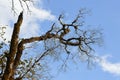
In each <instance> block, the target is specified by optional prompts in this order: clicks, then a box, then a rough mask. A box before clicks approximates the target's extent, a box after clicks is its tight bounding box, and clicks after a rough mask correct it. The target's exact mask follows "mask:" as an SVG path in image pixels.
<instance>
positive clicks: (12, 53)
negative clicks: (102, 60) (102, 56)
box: [1, 11, 100, 80]
mask: <svg viewBox="0 0 120 80" xmlns="http://www.w3.org/2000/svg"><path fill="white" fill-rule="evenodd" d="M82 15H83V13H82V12H81V11H80V12H79V14H78V15H77V17H76V18H75V19H74V20H73V21H72V22H71V23H64V22H63V15H60V16H59V18H58V21H59V24H60V25H61V27H58V28H57V29H56V28H55V25H56V24H55V23H54V24H53V25H52V27H51V29H50V30H49V31H47V32H46V33H45V34H44V35H41V36H38V37H31V38H25V39H22V40H20V41H19V32H20V27H21V24H22V21H23V12H21V13H20V15H19V17H18V20H17V22H16V23H15V24H14V30H13V34H12V38H11V43H10V50H9V51H8V53H7V56H6V58H7V61H6V65H5V68H3V71H2V73H1V78H2V80H22V79H23V78H24V77H25V75H26V74H27V73H28V72H29V71H30V70H31V68H33V67H34V66H35V64H36V63H37V62H39V61H40V60H41V59H42V58H43V57H45V56H46V55H48V54H49V51H51V50H53V49H55V48H57V46H56V47H54V48H49V49H47V50H46V51H45V52H43V53H42V55H41V56H40V57H39V58H38V59H37V60H36V61H35V62H34V63H33V64H32V66H31V67H30V68H29V69H28V70H27V71H26V72H25V73H23V74H22V75H19V77H17V78H15V73H16V71H17V67H18V66H19V63H20V61H21V56H22V55H23V50H24V49H25V47H24V45H26V44H28V43H32V42H35V41H45V40H49V39H55V40H57V41H59V43H60V44H62V45H63V46H64V50H65V51H66V53H67V54H68V55H70V54H71V52H72V51H70V50H68V47H69V46H71V47H78V49H79V50H80V52H81V53H83V54H85V55H86V56H87V57H91V51H93V48H92V47H91V44H95V43H97V41H98V40H99V39H100V35H98V34H100V33H98V32H96V31H94V30H93V31H89V30H82V29H80V28H81V26H83V22H80V23H79V19H81V18H82V17H83V16H82ZM72 31H75V33H73V32H72ZM69 34H76V36H72V37H67V35H69Z"/></svg>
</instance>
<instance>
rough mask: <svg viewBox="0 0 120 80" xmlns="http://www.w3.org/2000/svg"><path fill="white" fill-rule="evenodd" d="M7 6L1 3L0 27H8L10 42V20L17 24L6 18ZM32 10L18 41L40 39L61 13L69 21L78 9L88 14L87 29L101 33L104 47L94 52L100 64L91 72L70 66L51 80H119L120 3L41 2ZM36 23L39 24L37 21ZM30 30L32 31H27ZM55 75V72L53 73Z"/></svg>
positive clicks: (84, 0)
mask: <svg viewBox="0 0 120 80" xmlns="http://www.w3.org/2000/svg"><path fill="white" fill-rule="evenodd" d="M16 1H17V0H16ZM16 3H17V2H16ZM6 4H9V2H8V0H0V13H1V15H0V26H1V25H6V24H8V26H7V31H6V32H7V33H6V35H5V37H7V38H8V39H9V38H10V36H9V35H10V34H11V33H10V32H11V31H12V28H11V27H10V25H9V24H11V20H12V22H13V21H15V20H16V16H14V15H12V14H9V13H11V10H10V7H8V5H6ZM9 5H10V4H9ZM16 6H17V8H18V10H16V11H18V13H19V12H20V8H19V6H18V5H16ZM3 7H4V9H3ZM31 7H32V8H31V10H32V13H31V15H26V13H25V15H26V16H24V17H25V20H24V23H23V26H22V29H21V33H22V34H21V37H22V36H24V37H31V36H36V35H39V34H41V33H43V32H44V30H42V29H41V27H42V26H49V25H50V24H46V23H49V21H51V22H50V23H52V22H54V20H55V19H56V18H57V17H58V16H59V15H60V14H61V13H64V14H65V15H66V16H67V17H69V18H70V17H73V16H75V15H76V14H77V12H78V10H79V9H80V8H87V9H88V10H90V13H89V15H88V16H87V17H86V18H85V21H86V25H91V26H93V27H96V26H99V27H100V28H101V29H103V31H102V32H103V39H104V44H103V46H102V47H96V48H95V50H96V54H97V55H98V56H99V57H101V58H102V61H101V62H97V63H96V65H95V67H93V68H92V69H88V67H87V64H86V63H82V62H79V63H78V64H76V65H75V64H73V65H72V66H71V67H70V68H69V69H67V71H66V72H61V73H59V74H55V78H54V79H53V80H81V79H82V80H120V60H119V57H120V54H119V53H120V50H119V43H120V42H119V41H120V36H119V34H120V31H119V29H120V28H119V26H120V10H119V8H120V0H71V1H70V0H40V3H39V8H35V7H33V6H31ZM40 14H41V15H40ZM13 16H14V17H13ZM38 19H40V21H37V20H38ZM46 20H47V21H46ZM36 21H37V22H36ZM30 23H31V24H30ZM29 26H31V28H28V27H29ZM38 26H41V27H38ZM44 29H47V28H46V27H44ZM26 30H28V31H29V33H28V32H27V31H26ZM40 31H41V32H40ZM56 72H57V70H54V72H53V73H56Z"/></svg>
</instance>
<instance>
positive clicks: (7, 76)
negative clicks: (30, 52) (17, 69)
mask: <svg viewBox="0 0 120 80" xmlns="http://www.w3.org/2000/svg"><path fill="white" fill-rule="evenodd" d="M22 21H23V12H21V13H20V15H19V17H18V20H17V22H16V23H15V24H14V30H13V34H12V38H11V43H10V51H9V54H8V56H7V64H6V68H5V71H4V74H3V77H2V80H14V76H13V73H14V71H13V64H14V57H15V55H16V52H17V47H18V37H19V32H20V26H21V24H22Z"/></svg>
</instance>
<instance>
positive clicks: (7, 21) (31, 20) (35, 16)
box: [0, 0, 55, 39]
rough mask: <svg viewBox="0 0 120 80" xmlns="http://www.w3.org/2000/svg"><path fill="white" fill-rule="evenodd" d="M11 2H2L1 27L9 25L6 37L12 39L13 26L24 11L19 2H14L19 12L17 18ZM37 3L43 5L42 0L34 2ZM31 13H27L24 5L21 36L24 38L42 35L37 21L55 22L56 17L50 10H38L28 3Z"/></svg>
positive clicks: (0, 0) (16, 0) (0, 7)
mask: <svg viewBox="0 0 120 80" xmlns="http://www.w3.org/2000/svg"><path fill="white" fill-rule="evenodd" d="M11 1H12V0H0V26H1V25H4V26H5V25H8V26H6V27H7V29H6V34H5V37H6V38H7V39H10V36H11V33H12V30H13V24H14V23H15V22H16V20H17V16H18V15H19V13H20V12H21V11H22V8H21V5H20V4H19V0H14V1H15V2H14V4H15V6H14V7H15V11H16V12H17V16H16V15H14V13H13V11H12V9H11ZM37 1H39V2H40V4H41V3H42V1H41V0H34V3H37ZM28 5H29V8H30V11H31V12H28V11H27V7H26V5H25V4H24V3H23V6H24V21H23V24H22V27H21V34H20V36H22V37H31V36H36V35H40V32H41V31H40V23H38V21H37V20H40V21H44V20H50V21H53V20H55V16H54V15H52V14H51V12H50V11H49V10H45V9H43V8H37V7H36V6H34V5H33V4H31V3H28Z"/></svg>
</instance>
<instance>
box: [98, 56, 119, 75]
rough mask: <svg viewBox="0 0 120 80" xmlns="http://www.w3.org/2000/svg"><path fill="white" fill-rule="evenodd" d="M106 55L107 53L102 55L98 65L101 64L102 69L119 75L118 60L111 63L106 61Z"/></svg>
mask: <svg viewBox="0 0 120 80" xmlns="http://www.w3.org/2000/svg"><path fill="white" fill-rule="evenodd" d="M108 57H109V56H108V55H107V56H103V57H102V58H101V61H99V65H100V66H101V68H102V70H103V71H106V72H109V73H111V74H114V75H118V76H120V62H119V63H112V62H110V61H108Z"/></svg>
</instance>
